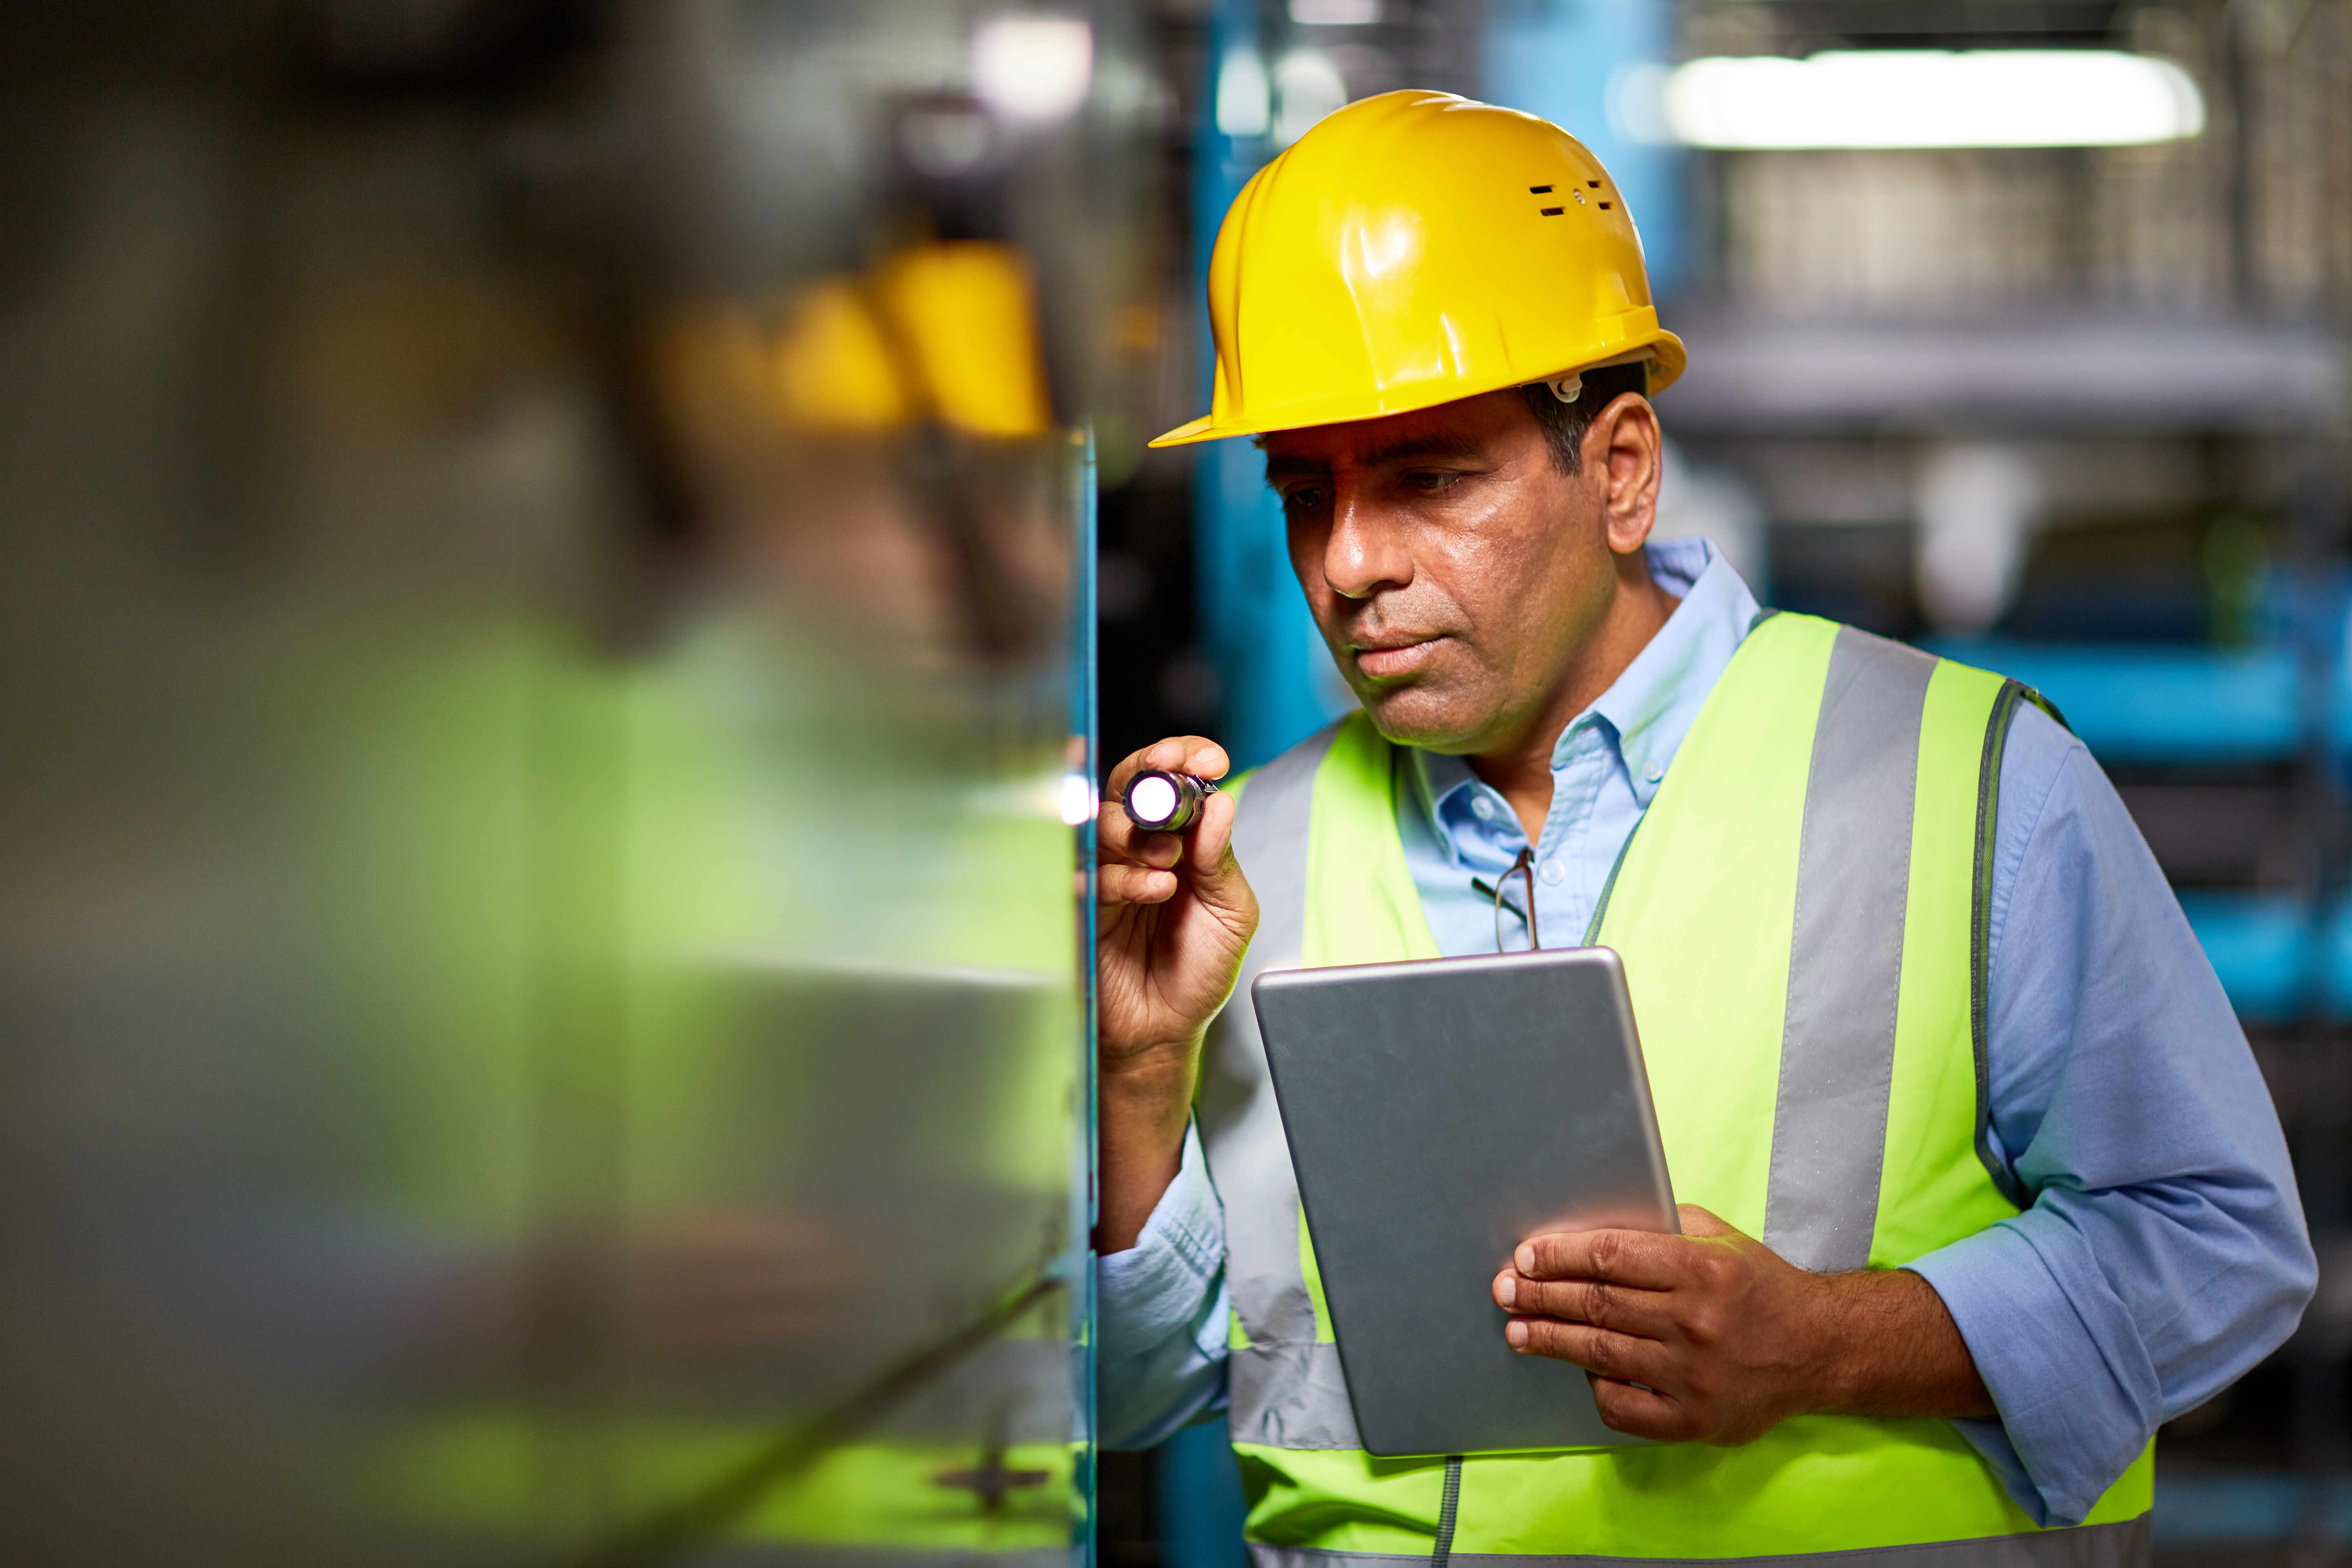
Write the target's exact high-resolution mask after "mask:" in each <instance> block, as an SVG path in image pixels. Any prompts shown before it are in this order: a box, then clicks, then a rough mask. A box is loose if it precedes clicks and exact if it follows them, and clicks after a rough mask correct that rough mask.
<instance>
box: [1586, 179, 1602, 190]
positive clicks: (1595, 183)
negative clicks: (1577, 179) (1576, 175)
mask: <svg viewBox="0 0 2352 1568" xmlns="http://www.w3.org/2000/svg"><path fill="white" fill-rule="evenodd" d="M1584 183H1585V184H1588V185H1591V187H1592V188H1593V189H1594V190H1596V191H1597V190H1599V189H1600V188H1601V182H1600V181H1598V180H1587V181H1585V182H1584Z"/></svg>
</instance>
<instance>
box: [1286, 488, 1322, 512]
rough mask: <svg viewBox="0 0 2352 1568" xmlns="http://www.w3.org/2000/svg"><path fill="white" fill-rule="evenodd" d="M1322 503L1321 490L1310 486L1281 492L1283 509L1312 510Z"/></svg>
mask: <svg viewBox="0 0 2352 1568" xmlns="http://www.w3.org/2000/svg"><path fill="white" fill-rule="evenodd" d="M1322 504H1323V492H1322V491H1321V490H1320V489H1315V488H1313V487H1311V486H1308V487H1302V488H1300V489H1295V490H1286V491H1284V492H1283V497H1282V509H1283V510H1285V511H1313V510H1315V509H1316V508H1317V507H1318V506H1321V505H1322Z"/></svg>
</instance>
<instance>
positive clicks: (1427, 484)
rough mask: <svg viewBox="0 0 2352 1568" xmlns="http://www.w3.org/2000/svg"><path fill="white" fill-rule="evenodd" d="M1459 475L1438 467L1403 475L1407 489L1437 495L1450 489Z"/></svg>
mask: <svg viewBox="0 0 2352 1568" xmlns="http://www.w3.org/2000/svg"><path fill="white" fill-rule="evenodd" d="M1461 477H1462V476H1461V475H1459V474H1455V473H1448V472H1446V471H1445V470H1444V469H1442V468H1439V469H1431V470H1427V471H1424V472H1422V473H1413V474H1407V475H1406V476H1405V477H1404V482H1405V488H1406V489H1412V490H1418V491H1420V492H1421V493H1422V494H1423V495H1439V494H1442V493H1444V491H1446V490H1449V489H1453V488H1454V480H1456V479H1460V478H1461Z"/></svg>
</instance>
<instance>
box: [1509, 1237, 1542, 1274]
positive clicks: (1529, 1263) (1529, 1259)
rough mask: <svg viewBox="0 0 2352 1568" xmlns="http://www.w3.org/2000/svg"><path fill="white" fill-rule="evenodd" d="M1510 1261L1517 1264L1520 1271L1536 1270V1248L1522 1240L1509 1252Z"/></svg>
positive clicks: (1526, 1272)
mask: <svg viewBox="0 0 2352 1568" xmlns="http://www.w3.org/2000/svg"><path fill="white" fill-rule="evenodd" d="M1511 1261H1512V1262H1513V1263H1515V1264H1517V1266H1518V1270H1519V1272H1520V1273H1522V1274H1532V1273H1534V1272H1535V1271H1536V1249H1535V1248H1534V1247H1529V1246H1528V1245H1527V1244H1526V1243H1525V1242H1522V1243H1520V1244H1519V1249H1518V1250H1517V1252H1514V1253H1512V1254H1511Z"/></svg>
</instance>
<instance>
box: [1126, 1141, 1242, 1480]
mask: <svg viewBox="0 0 2352 1568" xmlns="http://www.w3.org/2000/svg"><path fill="white" fill-rule="evenodd" d="M1224 1272H1225V1216H1224V1207H1223V1205H1222V1204H1221V1203H1220V1202H1219V1201H1218V1199H1217V1190H1216V1187H1215V1186H1214V1184H1212V1183H1211V1182H1210V1180H1209V1171H1208V1163H1207V1161H1206V1160H1205V1159H1204V1158H1203V1157H1202V1152H1201V1140H1200V1134H1199V1132H1198V1131H1196V1130H1195V1129H1193V1128H1192V1127H1187V1128H1186V1129H1185V1130H1184V1156H1183V1163H1182V1164H1181V1166H1180V1167H1179V1168H1178V1170H1177V1173H1176V1179H1175V1180H1174V1181H1172V1182H1171V1183H1169V1184H1168V1190H1167V1191H1166V1192H1165V1193H1162V1194H1160V1202H1159V1204H1158V1205H1155V1206H1154V1207H1153V1209H1152V1211H1151V1217H1150V1219H1149V1220H1147V1221H1146V1222H1145V1224H1144V1226H1143V1232H1142V1234H1141V1235H1140V1236H1139V1237H1137V1238H1136V1243H1135V1245H1134V1246H1133V1247H1129V1248H1128V1249H1127V1250H1126V1251H1124V1252H1114V1253H1111V1254H1109V1255H1108V1256H1107V1257H1104V1258H1097V1260H1096V1263H1095V1292H1096V1295H1095V1301H1096V1310H1097V1332H1098V1334H1099V1336H1100V1338H1099V1341H1098V1344H1099V1354H1098V1359H1097V1394H1098V1396H1099V1398H1098V1403H1099V1411H1098V1415H1097V1430H1098V1432H1099V1434H1100V1437H1101V1441H1102V1444H1103V1447H1107V1448H1140V1447H1150V1446H1151V1445H1152V1444H1154V1443H1157V1442H1159V1441H1160V1439H1162V1438H1164V1437H1166V1436H1168V1435H1169V1434H1170V1433H1171V1432H1173V1431H1175V1430H1176V1429H1177V1428H1178V1427H1180V1426H1183V1425H1185V1423H1187V1422H1188V1421H1191V1420H1192V1419H1194V1418H1195V1417H1197V1416H1200V1415H1203V1414H1205V1413H1207V1412H1210V1411H1213V1410H1217V1409H1222V1408H1223V1405H1224V1399H1225V1362H1226V1351H1225V1339H1226V1328H1225V1324H1226V1319H1227V1318H1228V1317H1229V1316H1230V1311H1229V1309H1228V1306H1227V1298H1226V1295H1225V1288H1224Z"/></svg>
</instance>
